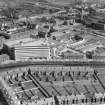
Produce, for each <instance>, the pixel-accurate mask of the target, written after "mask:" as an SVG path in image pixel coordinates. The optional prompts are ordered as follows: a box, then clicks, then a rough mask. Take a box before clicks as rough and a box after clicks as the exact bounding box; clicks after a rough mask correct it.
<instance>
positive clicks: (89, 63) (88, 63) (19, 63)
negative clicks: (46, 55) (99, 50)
mask: <svg viewBox="0 0 105 105" xmlns="http://www.w3.org/2000/svg"><path fill="white" fill-rule="evenodd" d="M35 65H39V66H40V65H45V66H90V67H105V61H64V60H62V61H61V60H59V61H23V62H22V61H17V62H15V63H9V64H2V65H0V72H4V71H5V69H8V68H17V67H28V66H35ZM6 71H7V70H6Z"/></svg>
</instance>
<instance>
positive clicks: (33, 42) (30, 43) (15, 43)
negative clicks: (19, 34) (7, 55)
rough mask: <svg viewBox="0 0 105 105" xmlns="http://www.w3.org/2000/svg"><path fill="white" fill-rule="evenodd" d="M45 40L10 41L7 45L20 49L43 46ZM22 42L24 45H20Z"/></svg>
mask: <svg viewBox="0 0 105 105" xmlns="http://www.w3.org/2000/svg"><path fill="white" fill-rule="evenodd" d="M43 41H44V39H40V40H35V39H31V38H24V39H20V40H14V41H8V42H5V44H6V45H7V46H9V47H18V46H41V44H42V43H43ZM20 42H22V43H20Z"/></svg>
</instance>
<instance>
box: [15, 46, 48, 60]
mask: <svg viewBox="0 0 105 105" xmlns="http://www.w3.org/2000/svg"><path fill="white" fill-rule="evenodd" d="M28 59H50V48H49V47H46V46H20V47H15V60H17V61H19V60H28Z"/></svg>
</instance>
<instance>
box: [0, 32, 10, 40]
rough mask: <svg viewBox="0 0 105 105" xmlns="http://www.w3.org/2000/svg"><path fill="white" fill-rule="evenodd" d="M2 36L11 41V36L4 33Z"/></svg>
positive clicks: (0, 33)
mask: <svg viewBox="0 0 105 105" xmlns="http://www.w3.org/2000/svg"><path fill="white" fill-rule="evenodd" d="M0 36H4V38H5V39H10V36H9V35H8V34H7V33H4V32H0Z"/></svg>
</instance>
